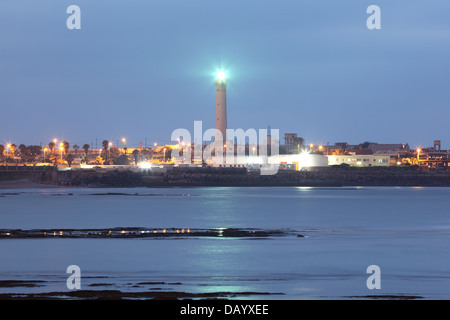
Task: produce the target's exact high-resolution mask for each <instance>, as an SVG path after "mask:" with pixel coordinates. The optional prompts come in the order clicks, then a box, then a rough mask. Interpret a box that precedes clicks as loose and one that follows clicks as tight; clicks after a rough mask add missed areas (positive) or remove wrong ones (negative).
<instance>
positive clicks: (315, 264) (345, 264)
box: [0, 187, 450, 299]
mask: <svg viewBox="0 0 450 320" xmlns="http://www.w3.org/2000/svg"><path fill="white" fill-rule="evenodd" d="M112 193H115V194H112ZM114 227H124V228H125V227H145V228H172V227H174V228H180V229H181V228H185V230H187V229H188V228H205V229H210V228H256V229H262V230H274V229H276V230H282V231H283V232H284V231H286V234H285V235H283V236H273V237H268V238H247V237H242V238H240V237H238V238H227V237H192V236H186V237H169V238H165V239H161V238H147V239H140V238H138V239H133V238H127V239H117V238H113V239H109V238H99V239H61V238H58V236H54V237H47V238H38V239H11V238H5V237H3V238H1V239H0V294H1V293H43V292H61V291H62V292H64V291H69V290H68V289H67V287H66V279H67V277H68V276H69V275H68V274H66V268H67V267H68V266H69V265H78V266H79V267H80V268H81V275H82V279H81V287H82V288H81V289H83V290H120V291H122V292H149V291H154V292H158V291H162V292H170V291H177V292H178V291H179V292H190V293H207V292H253V293H254V294H250V295H245V296H236V298H240V299H242V298H250V299H347V298H355V297H358V298H359V297H366V296H374V295H376V296H381V297H391V296H396V297H404V296H409V297H417V298H418V297H423V298H426V299H449V298H450V249H449V247H450V188H388V187H382V188H374V187H361V188H360V187H358V188H293V187H292V188H291V187H289V188H170V189H149V188H137V189H27V190H0V229H52V228H55V229H58V228H61V229H67V228H76V229H88V228H104V229H107V228H114ZM297 234H302V235H305V236H306V237H303V238H299V237H297V236H296V235H297ZM370 265H378V266H379V267H380V269H381V289H379V290H377V289H374V290H369V289H368V288H367V286H366V280H367V278H368V276H369V274H367V273H366V269H367V267H368V266H370ZM6 280H14V281H42V282H36V283H31V284H30V283H29V284H28V285H25V284H23V285H20V283H19V284H17V283H15V284H14V283H13V284H11V283H10V282H5V281H6ZM2 284H3V285H2ZM263 292H264V293H271V295H258V294H257V293H263Z"/></svg>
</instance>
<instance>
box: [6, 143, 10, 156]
mask: <svg viewBox="0 0 450 320" xmlns="http://www.w3.org/2000/svg"><path fill="white" fill-rule="evenodd" d="M8 149H11V144H10V143H9V144H8V145H7V146H6V157H7V158H8Z"/></svg>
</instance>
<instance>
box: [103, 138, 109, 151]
mask: <svg viewBox="0 0 450 320" xmlns="http://www.w3.org/2000/svg"><path fill="white" fill-rule="evenodd" d="M102 146H103V150H105V151H106V150H108V147H109V141H108V140H103V142H102Z"/></svg>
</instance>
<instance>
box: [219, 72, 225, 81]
mask: <svg viewBox="0 0 450 320" xmlns="http://www.w3.org/2000/svg"><path fill="white" fill-rule="evenodd" d="M226 77H227V75H226V73H225V72H224V71H219V72H217V80H222V81H223V80H225V79H226Z"/></svg>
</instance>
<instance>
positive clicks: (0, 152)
mask: <svg viewBox="0 0 450 320" xmlns="http://www.w3.org/2000/svg"><path fill="white" fill-rule="evenodd" d="M3 152H5V146H4V145H2V144H0V157H1V156H3Z"/></svg>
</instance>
